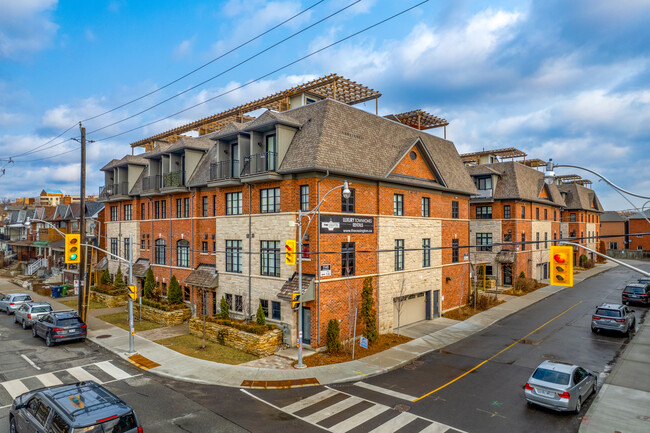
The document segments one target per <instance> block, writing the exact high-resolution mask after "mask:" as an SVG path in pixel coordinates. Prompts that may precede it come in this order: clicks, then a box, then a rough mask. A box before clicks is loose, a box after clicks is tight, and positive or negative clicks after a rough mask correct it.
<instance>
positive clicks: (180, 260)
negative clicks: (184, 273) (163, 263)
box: [176, 239, 190, 268]
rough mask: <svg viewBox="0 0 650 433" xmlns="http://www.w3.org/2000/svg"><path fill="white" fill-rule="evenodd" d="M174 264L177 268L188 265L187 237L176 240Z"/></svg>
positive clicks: (188, 245) (188, 243)
mask: <svg viewBox="0 0 650 433" xmlns="http://www.w3.org/2000/svg"><path fill="white" fill-rule="evenodd" d="M176 266H178V267H179V268H189V267H190V242H189V241H188V240H187V239H179V240H177V241H176Z"/></svg>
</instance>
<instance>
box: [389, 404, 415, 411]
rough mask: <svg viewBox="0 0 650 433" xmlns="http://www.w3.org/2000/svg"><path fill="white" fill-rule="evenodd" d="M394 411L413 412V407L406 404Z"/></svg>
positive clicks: (399, 405)
mask: <svg viewBox="0 0 650 433" xmlns="http://www.w3.org/2000/svg"><path fill="white" fill-rule="evenodd" d="M393 410H396V411H397V412H408V411H409V410H411V406H408V405H406V404H398V405H397V406H395V407H394V408H393Z"/></svg>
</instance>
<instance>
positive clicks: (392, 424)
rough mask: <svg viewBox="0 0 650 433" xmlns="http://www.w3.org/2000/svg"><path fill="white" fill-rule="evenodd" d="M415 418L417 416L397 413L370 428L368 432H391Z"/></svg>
mask: <svg viewBox="0 0 650 433" xmlns="http://www.w3.org/2000/svg"><path fill="white" fill-rule="evenodd" d="M416 418H417V416H415V415H413V414H410V413H407V412H402V413H400V414H399V415H397V416H396V417H395V418H393V419H391V420H388V421H387V422H385V423H383V424H382V425H380V426H379V427H377V428H376V429H374V430H372V431H371V432H370V433H393V432H394V431H397V430H398V429H399V428H400V427H404V426H405V425H406V424H408V423H410V422H411V421H413V420H415V419H416Z"/></svg>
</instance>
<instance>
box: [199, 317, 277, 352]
mask: <svg viewBox="0 0 650 433" xmlns="http://www.w3.org/2000/svg"><path fill="white" fill-rule="evenodd" d="M190 334H191V335H195V336H197V337H202V336H203V319H201V318H195V319H192V320H190ZM205 338H206V339H208V340H210V341H213V342H215V343H219V344H223V345H224V346H228V347H233V348H235V349H238V350H241V351H242V352H246V353H250V354H251V355H255V356H260V357H262V356H269V355H272V354H274V353H275V352H276V351H277V350H278V349H279V348H280V346H282V331H281V330H280V329H273V330H271V331H268V332H265V333H264V334H262V335H258V334H250V333H248V332H244V331H240V330H239V329H235V328H231V327H230V326H225V325H219V324H217V323H214V322H205Z"/></svg>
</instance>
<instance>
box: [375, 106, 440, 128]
mask: <svg viewBox="0 0 650 433" xmlns="http://www.w3.org/2000/svg"><path fill="white" fill-rule="evenodd" d="M384 117H385V118H386V119H390V120H394V121H396V122H399V123H402V124H404V125H408V126H410V127H411V128H415V129H418V130H423V129H431V128H440V127H442V126H447V125H449V122H447V121H446V120H445V119H441V118H439V117H437V116H434V115H433V114H430V113H427V112H426V111H422V110H419V109H418V110H413V111H407V112H406V113H400V114H389V115H388V116H384Z"/></svg>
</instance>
